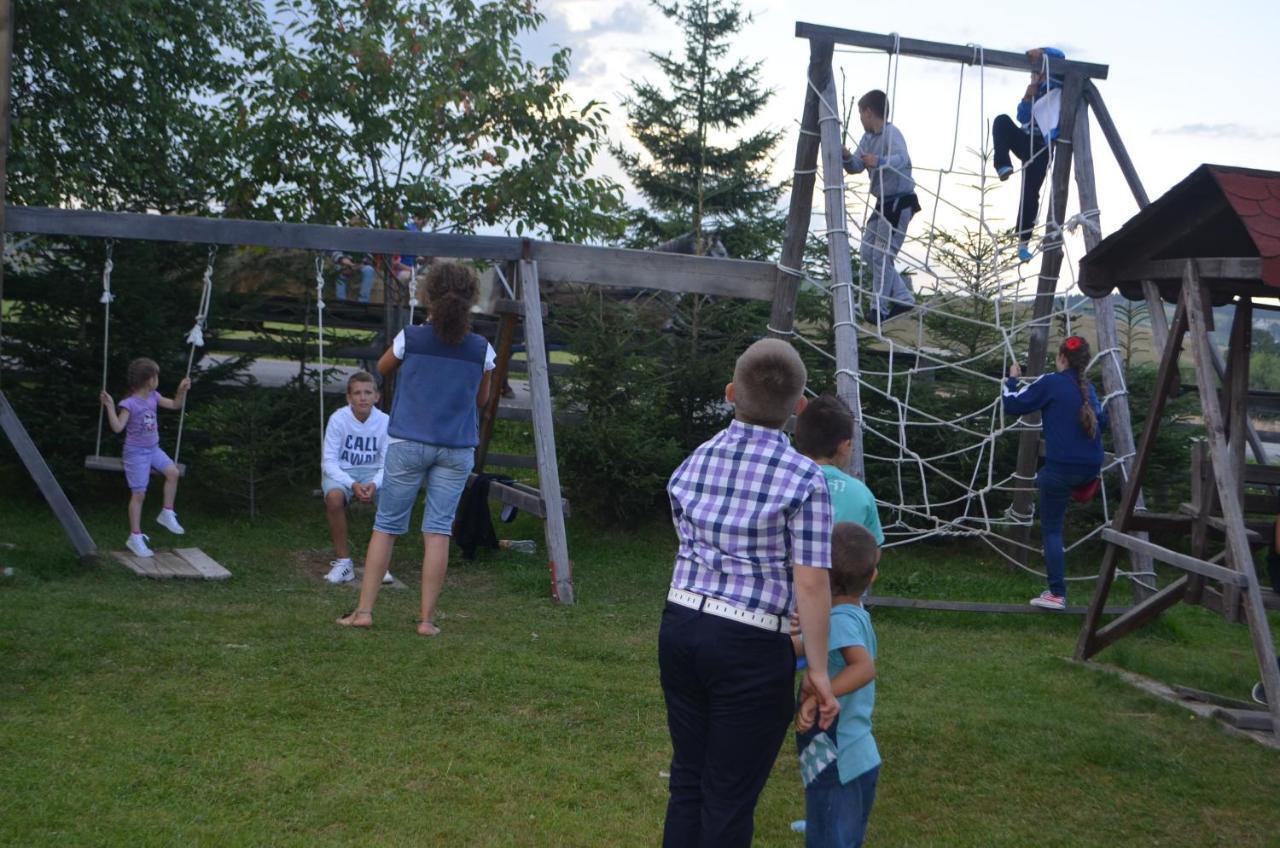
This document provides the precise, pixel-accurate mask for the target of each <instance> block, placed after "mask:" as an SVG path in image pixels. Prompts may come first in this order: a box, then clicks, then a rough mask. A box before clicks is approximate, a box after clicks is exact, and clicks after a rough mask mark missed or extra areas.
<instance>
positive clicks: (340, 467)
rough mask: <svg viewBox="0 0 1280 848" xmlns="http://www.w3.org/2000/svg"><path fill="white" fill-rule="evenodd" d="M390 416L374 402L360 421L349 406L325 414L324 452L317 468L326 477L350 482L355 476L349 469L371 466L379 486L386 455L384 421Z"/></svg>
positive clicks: (380, 485)
mask: <svg viewBox="0 0 1280 848" xmlns="http://www.w3.org/2000/svg"><path fill="white" fill-rule="evenodd" d="M389 420H390V416H388V415H387V413H385V412H383V411H382V410H381V409H378V408H377V407H376V406H375V407H374V408H373V409H371V410H370V411H369V417H368V418H366V419H365V420H364V421H360V420H358V419H357V418H356V415H355V413H354V412H352V411H351V407H350V406H344V407H342V408H341V409H339V410H337V411H335V412H334V413H333V414H332V415H330V416H329V424H328V426H327V427H325V428H324V456H323V457H321V459H320V468H321V470H322V471H324V474H325V476H326V477H328V478H329V479H331V480H333V481H335V482H337V483H342V484H344V485H347V486H350V485H351V484H352V483H354V482H355V480H354V479H353V478H352V476H351V474H350V473H348V472H350V471H351V469H353V468H356V467H363V466H373V467H375V468H377V469H378V473H377V474H375V475H374V478H373V483H374V485H375V486H377V487H378V488H379V489H381V488H382V465H383V462H384V461H385V460H386V458H387V422H388V421H389Z"/></svg>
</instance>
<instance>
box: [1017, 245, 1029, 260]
mask: <svg viewBox="0 0 1280 848" xmlns="http://www.w3.org/2000/svg"><path fill="white" fill-rule="evenodd" d="M1031 256H1032V253H1031V248H1029V247H1027V246H1026V245H1025V244H1020V245H1018V261H1019V262H1030V261H1031Z"/></svg>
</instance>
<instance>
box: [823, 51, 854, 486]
mask: <svg viewBox="0 0 1280 848" xmlns="http://www.w3.org/2000/svg"><path fill="white" fill-rule="evenodd" d="M837 97H838V95H837V94H836V81H835V78H834V77H832V76H831V75H830V74H828V75H827V84H826V86H824V87H823V89H822V95H821V96H820V97H819V98H818V132H819V134H820V143H821V150H822V181H823V186H822V196H823V208H824V210H825V211H826V221H827V256H828V258H829V259H830V262H831V290H832V297H831V311H832V326H834V327H835V339H836V369H837V370H836V393H837V394H838V395H839V396H840V397H841V399H843V400H844V402H845V403H846V404H848V406H849V409H850V410H851V411H852V412H853V432H852V433H851V434H850V438H851V439H852V443H853V449H852V450H851V451H850V455H849V467H848V468H847V469H845V470H846V471H848V472H849V473H850V474H852V475H853V476H855V477H857V478H858V479H859V480H865V479H866V470H865V469H864V468H863V456H862V427H863V420H862V400H861V397H860V390H859V387H858V377H857V374H858V328H857V326H856V325H855V324H854V323H853V320H852V319H853V254H852V251H851V250H850V248H849V232H848V230H847V229H846V228H847V227H848V218H847V217H846V212H845V204H844V165H843V164H842V162H843V158H844V154H843V152H842V150H843V145H842V144H841V141H840V135H841V134H840V113H839V111H838V109H839V105H838V104H839V100H837Z"/></svg>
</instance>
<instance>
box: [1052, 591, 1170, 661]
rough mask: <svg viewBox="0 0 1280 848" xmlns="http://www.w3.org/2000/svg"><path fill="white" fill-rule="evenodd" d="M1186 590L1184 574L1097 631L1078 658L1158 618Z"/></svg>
mask: <svg viewBox="0 0 1280 848" xmlns="http://www.w3.org/2000/svg"><path fill="white" fill-rule="evenodd" d="M1186 590H1187V576H1186V575H1185V574H1184V575H1183V576H1181V577H1179V578H1178V579H1177V580H1175V581H1173V582H1172V583H1170V584H1169V585H1168V586H1165V587H1164V588H1163V589H1161V590H1160V591H1158V592H1156V593H1155V594H1154V595H1152V596H1150V597H1149V598H1147V599H1146V600H1144V601H1142V603H1140V604H1136V605H1135V606H1134V607H1133V609H1131V610H1129V611H1128V612H1126V613H1125V614H1124V615H1122V616H1120V617H1119V618H1117V619H1115V620H1114V621H1112V622H1111V623H1110V624H1108V625H1107V626H1106V627H1103V628H1102V629H1101V630H1099V631H1098V632H1097V633H1095V634H1094V636H1093V638H1092V639H1091V640H1090V643H1089V652H1088V653H1087V654H1085V656H1083V657H1077V659H1088V658H1089V657H1091V656H1093V655H1094V654H1096V653H1098V652H1099V651H1101V650H1102V649H1103V648H1106V647H1107V646H1108V645H1111V644H1112V643H1113V642H1115V641H1116V640H1117V639H1120V638H1121V637H1123V636H1127V635H1128V634H1130V633H1132V632H1133V631H1135V630H1137V629H1138V628H1139V627H1141V626H1142V625H1144V624H1146V623H1147V622H1149V621H1151V620H1152V619H1154V618H1156V617H1157V616H1159V615H1160V614H1161V613H1162V612H1164V611H1165V610H1167V609H1169V608H1170V607H1172V606H1173V605H1174V604H1176V603H1178V601H1180V600H1182V596H1183V594H1184V593H1185V592H1186Z"/></svg>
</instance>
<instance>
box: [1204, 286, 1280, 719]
mask: <svg viewBox="0 0 1280 848" xmlns="http://www.w3.org/2000/svg"><path fill="white" fill-rule="evenodd" d="M1186 269H1187V270H1186V275H1185V276H1184V277H1183V280H1182V298H1181V301H1180V302H1182V301H1186V302H1187V304H1188V309H1187V317H1188V322H1189V332H1190V335H1191V343H1192V347H1193V350H1194V353H1195V361H1196V382H1197V384H1198V385H1199V386H1200V406H1201V412H1202V415H1203V417H1204V429H1205V438H1206V439H1207V440H1208V443H1209V457H1210V459H1211V460H1212V462H1213V476H1214V479H1215V481H1216V482H1217V488H1218V501H1219V503H1220V504H1221V506H1222V518H1223V520H1224V521H1225V522H1226V526H1227V551H1228V557H1227V560H1228V563H1229V564H1230V565H1231V566H1232V568H1233V569H1235V570H1236V571H1237V572H1238V573H1240V574H1241V575H1242V576H1243V577H1244V579H1245V583H1244V597H1243V601H1244V608H1245V619H1246V621H1247V622H1248V625H1249V637H1250V639H1251V640H1252V642H1253V649H1254V656H1255V657H1256V659H1257V661H1258V670H1259V672H1260V673H1261V676H1262V685H1263V689H1264V691H1265V692H1266V693H1267V702H1268V704H1269V710H1270V712H1271V718H1272V722H1273V727H1274V729H1275V731H1276V734H1277V735H1278V736H1280V667H1277V666H1276V645H1275V641H1274V640H1273V639H1272V636H1271V625H1270V623H1269V622H1268V620H1267V612H1266V609H1265V607H1264V606H1263V603H1262V594H1261V587H1260V586H1259V585H1258V574H1257V569H1256V568H1255V567H1254V564H1253V555H1252V553H1251V552H1250V551H1249V543H1248V540H1247V539H1246V538H1245V534H1244V529H1245V523H1244V513H1243V512H1242V510H1241V507H1240V501H1239V492H1240V484H1239V477H1238V476H1237V473H1236V469H1235V467H1234V466H1233V465H1232V463H1231V459H1230V456H1229V451H1228V449H1227V440H1226V433H1225V431H1224V420H1223V414H1222V409H1221V407H1220V406H1219V403H1218V395H1217V392H1216V391H1214V377H1213V365H1212V363H1211V358H1210V354H1209V346H1210V345H1211V344H1212V343H1213V342H1212V340H1211V339H1210V338H1209V325H1208V315H1207V314H1206V313H1207V309H1206V307H1205V304H1204V300H1203V298H1202V297H1201V296H1200V294H1201V292H1202V291H1204V289H1203V286H1202V284H1201V282H1200V276H1199V273H1198V270H1197V267H1196V264H1195V263H1193V262H1187V263H1186ZM1226 600H1227V599H1226V598H1224V602H1225V601H1226Z"/></svg>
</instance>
